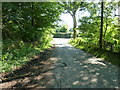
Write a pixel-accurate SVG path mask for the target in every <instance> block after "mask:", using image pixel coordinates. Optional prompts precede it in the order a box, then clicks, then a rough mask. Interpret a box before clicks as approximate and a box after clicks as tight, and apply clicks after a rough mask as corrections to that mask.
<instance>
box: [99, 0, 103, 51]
mask: <svg viewBox="0 0 120 90" xmlns="http://www.w3.org/2000/svg"><path fill="white" fill-rule="evenodd" d="M103 7H104V6H103V0H102V2H101V28H100V37H99V45H100V49H101V50H102V42H103Z"/></svg>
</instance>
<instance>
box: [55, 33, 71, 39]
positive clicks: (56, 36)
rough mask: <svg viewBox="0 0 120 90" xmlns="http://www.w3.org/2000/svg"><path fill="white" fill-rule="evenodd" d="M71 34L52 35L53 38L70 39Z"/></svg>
mask: <svg viewBox="0 0 120 90" xmlns="http://www.w3.org/2000/svg"><path fill="white" fill-rule="evenodd" d="M71 37H72V34H71V33H57V34H55V35H54V38H71Z"/></svg>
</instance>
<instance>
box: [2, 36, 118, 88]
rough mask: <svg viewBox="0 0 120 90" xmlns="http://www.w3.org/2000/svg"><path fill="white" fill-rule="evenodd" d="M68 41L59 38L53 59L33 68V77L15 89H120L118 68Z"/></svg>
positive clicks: (51, 56) (51, 53) (18, 84)
mask: <svg viewBox="0 0 120 90" xmlns="http://www.w3.org/2000/svg"><path fill="white" fill-rule="evenodd" d="M68 40H69V39H57V38H55V39H54V41H53V42H52V43H54V45H55V48H54V49H53V50H52V51H51V52H50V56H49V58H47V60H45V61H41V62H39V63H38V62H37V64H39V65H38V66H31V67H32V68H33V67H34V68H33V71H34V72H33V73H31V74H30V75H29V76H31V77H24V78H22V79H17V81H16V83H15V84H14V87H24V88H26V87H27V88H28V87H32V88H39V87H40V88H118V67H116V66H114V65H112V64H110V63H108V62H106V61H104V60H102V59H100V58H96V57H94V56H92V55H90V54H87V53H85V52H84V51H82V50H80V49H76V48H74V47H72V46H71V45H69V44H68ZM41 66H42V69H40V67H41ZM29 68H30V67H29ZM13 81H14V80H12V81H11V82H13ZM5 84H6V83H3V84H2V85H3V86H4V85H5ZM16 84H17V85H16Z"/></svg>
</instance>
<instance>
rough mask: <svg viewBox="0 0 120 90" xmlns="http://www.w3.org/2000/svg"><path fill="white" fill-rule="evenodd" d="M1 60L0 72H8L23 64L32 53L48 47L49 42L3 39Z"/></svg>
mask: <svg viewBox="0 0 120 90" xmlns="http://www.w3.org/2000/svg"><path fill="white" fill-rule="evenodd" d="M2 46H3V47H2V60H0V73H2V72H10V71H11V70H12V69H14V68H16V67H18V66H22V65H24V64H25V63H26V62H27V61H29V60H31V58H32V57H33V55H36V54H39V52H42V51H44V50H45V49H47V48H49V47H50V46H51V44H46V45H43V44H40V43H38V42H32V43H27V42H23V41H21V40H19V41H10V40H7V41H4V42H3V45H2Z"/></svg>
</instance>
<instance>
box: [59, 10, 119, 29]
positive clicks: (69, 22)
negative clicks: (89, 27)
mask: <svg viewBox="0 0 120 90" xmlns="http://www.w3.org/2000/svg"><path fill="white" fill-rule="evenodd" d="M119 10H120V9H119ZM116 14H117V15H118V9H117V10H116ZM119 15H120V14H119ZM83 16H90V14H89V13H88V11H85V12H82V11H81V12H79V11H77V13H76V18H77V21H78V19H79V18H81V17H83ZM60 19H61V20H62V22H59V24H60V25H62V24H67V25H68V29H70V28H73V20H72V17H71V15H70V14H61V15H60ZM77 25H79V23H78V22H77Z"/></svg>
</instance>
